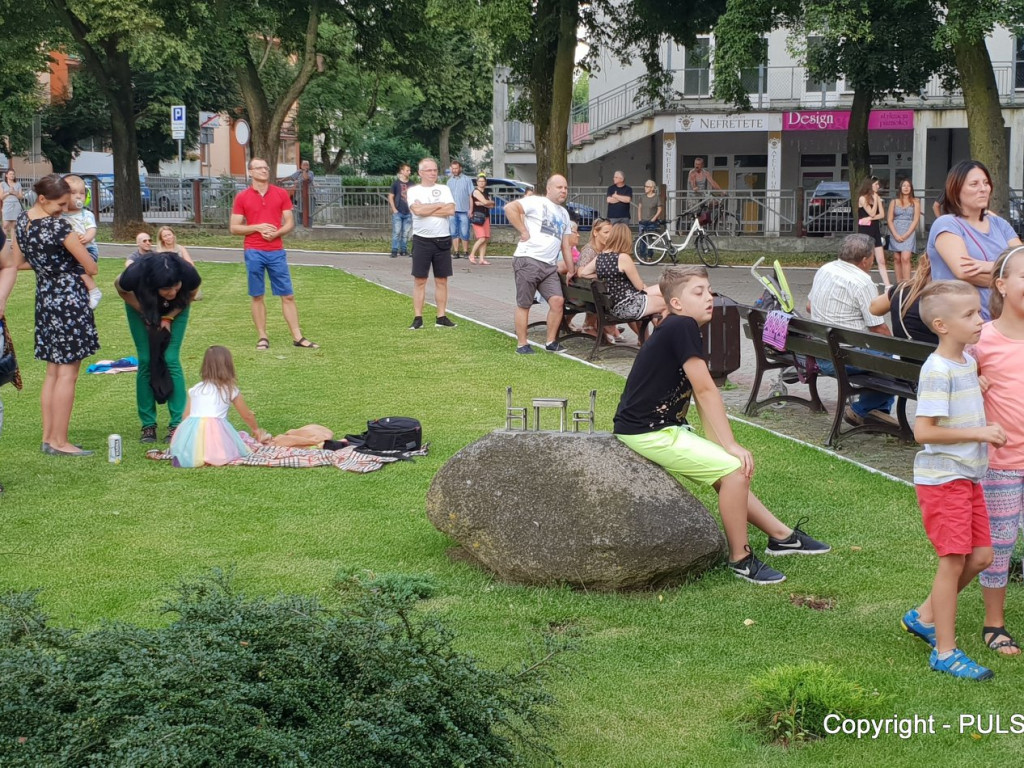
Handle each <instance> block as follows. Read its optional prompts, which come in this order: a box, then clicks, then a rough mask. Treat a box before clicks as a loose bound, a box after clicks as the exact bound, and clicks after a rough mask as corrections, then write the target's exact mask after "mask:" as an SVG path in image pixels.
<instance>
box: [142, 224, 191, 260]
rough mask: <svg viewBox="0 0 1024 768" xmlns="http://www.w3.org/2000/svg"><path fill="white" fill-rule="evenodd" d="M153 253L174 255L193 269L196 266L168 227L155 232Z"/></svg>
mask: <svg viewBox="0 0 1024 768" xmlns="http://www.w3.org/2000/svg"><path fill="white" fill-rule="evenodd" d="M153 250H154V251H163V252H165V253H176V254H178V255H179V256H181V258H183V259H184V260H185V261H187V262H188V263H189V264H191V265H192V266H193V267H194V266H195V265H196V263H195V262H194V261H192V256H191V255H190V254H189V252H188V248H186V247H185V246H184V245H181V243H179V242H178V237H177V235H175V234H174V230H173V229H171V228H170V227H160V229H158V230H157V231H156V247H155V248H154V249H153Z"/></svg>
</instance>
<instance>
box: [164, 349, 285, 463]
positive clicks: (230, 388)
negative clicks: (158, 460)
mask: <svg viewBox="0 0 1024 768" xmlns="http://www.w3.org/2000/svg"><path fill="white" fill-rule="evenodd" d="M200 377H201V378H202V381H200V382H199V383H198V384H196V385H195V386H194V387H192V388H191V389H189V391H188V405H187V406H186V408H185V419H184V421H182V422H181V425H180V426H179V427H178V429H177V430H176V431H175V432H174V437H173V438H172V439H171V449H170V452H171V456H172V457H173V458H174V465H175V466H177V467H201V466H203V465H204V464H209V465H210V466H214V467H220V466H223V465H225V464H228V463H230V462H232V461H234V460H235V459H239V458H242V457H243V456H248V455H249V453H250V451H249V449H248V448H247V447H246V445H245V443H243V442H242V438H241V437H239V435H238V432H237V431H235V428H234V427H232V426H231V423H230V422H229V421H228V419H227V415H228V409H229V408H230V407H231V406H232V405H233V406H235V410H236V411H238V415H239V416H241V417H242V420H243V421H245V423H246V424H248V425H249V428H250V429H251V430H252V434H253V436H254V437H255V438H256V439H257V440H259V441H260V442H261V443H263V442H266V441H267V440H269V439H270V434H269V433H267V432H266V431H264V430H262V429H260V426H259V424H258V423H257V422H256V416H255V415H254V414H253V412H252V411H251V410H249V406H247V405H246V404H245V400H244V399H243V398H242V394H241V393H240V392H239V391H238V379H237V377H236V376H235V363H234V361H233V360H232V359H231V352H230V351H228V349H227V348H226V347H218V346H214V347H210V348H209V349H208V350H206V354H205V355H204V356H203V367H202V370H201V371H200Z"/></svg>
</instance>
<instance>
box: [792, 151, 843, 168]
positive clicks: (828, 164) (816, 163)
mask: <svg viewBox="0 0 1024 768" xmlns="http://www.w3.org/2000/svg"><path fill="white" fill-rule="evenodd" d="M835 164H836V156H835V154H833V153H831V152H830V153H828V154H826V155H800V167H801V168H832V167H833V166H834V165H835ZM843 164H844V165H845V164H846V155H843Z"/></svg>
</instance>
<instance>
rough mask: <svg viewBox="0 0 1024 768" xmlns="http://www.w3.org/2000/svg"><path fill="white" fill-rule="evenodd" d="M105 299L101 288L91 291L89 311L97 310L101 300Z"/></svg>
mask: <svg viewBox="0 0 1024 768" xmlns="http://www.w3.org/2000/svg"><path fill="white" fill-rule="evenodd" d="M102 298H103V291H101V290H100V289H99V288H93V289H92V290H91V291H89V309H96V307H97V305H99V303H100V299H102Z"/></svg>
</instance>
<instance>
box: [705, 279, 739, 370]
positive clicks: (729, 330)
mask: <svg viewBox="0 0 1024 768" xmlns="http://www.w3.org/2000/svg"><path fill="white" fill-rule="evenodd" d="M701 336H702V337H703V339H704V355H705V357H706V358H707V361H708V369H709V370H710V371H711V377H712V378H713V379H714V380H715V384H717V385H718V386H722V385H723V384H725V380H726V378H727V377H728V376H729V374H730V373H732V372H733V371H735V370H738V369H739V367H740V311H739V308H738V307H737V306H736V302H735V301H733V300H732V299H730V298H729V297H728V296H722V295H720V294H717V293H716V294H715V308H714V311H713V312H712V314H711V320H710V321H709V322H708V324H707V325H705V326H704V328H703V329H701Z"/></svg>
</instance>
